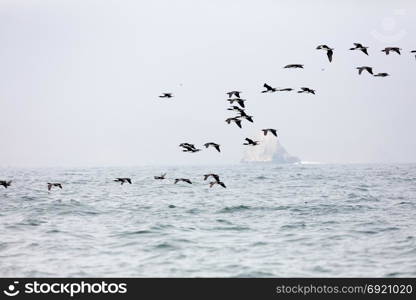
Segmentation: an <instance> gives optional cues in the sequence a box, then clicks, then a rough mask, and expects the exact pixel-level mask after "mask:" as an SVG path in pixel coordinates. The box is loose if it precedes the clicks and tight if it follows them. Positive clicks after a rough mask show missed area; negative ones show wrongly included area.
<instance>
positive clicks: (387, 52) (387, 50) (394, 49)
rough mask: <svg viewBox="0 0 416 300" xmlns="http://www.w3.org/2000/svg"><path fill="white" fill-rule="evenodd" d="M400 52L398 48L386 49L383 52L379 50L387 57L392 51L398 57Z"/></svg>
mask: <svg viewBox="0 0 416 300" xmlns="http://www.w3.org/2000/svg"><path fill="white" fill-rule="evenodd" d="M400 50H402V49H400V48H399V47H386V48H384V49H383V50H381V52H384V53H386V55H389V53H390V52H392V51H393V52H396V53H397V54H399V55H400V54H401V53H400Z"/></svg>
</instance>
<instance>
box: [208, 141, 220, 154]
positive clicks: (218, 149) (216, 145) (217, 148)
mask: <svg viewBox="0 0 416 300" xmlns="http://www.w3.org/2000/svg"><path fill="white" fill-rule="evenodd" d="M204 146H205V148H208V147H214V148H215V149H216V150H217V151H218V152H221V149H220V145H219V144H217V143H213V142H209V143H205V144H204Z"/></svg>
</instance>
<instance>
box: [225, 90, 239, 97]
mask: <svg viewBox="0 0 416 300" xmlns="http://www.w3.org/2000/svg"><path fill="white" fill-rule="evenodd" d="M240 93H241V92H240V91H231V92H227V93H226V94H227V95H228V98H231V97H232V96H233V95H234V96H236V97H237V98H240Z"/></svg>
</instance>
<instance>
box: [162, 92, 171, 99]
mask: <svg viewBox="0 0 416 300" xmlns="http://www.w3.org/2000/svg"><path fill="white" fill-rule="evenodd" d="M172 97H173V95H172V93H163V94H162V95H161V96H159V98H172Z"/></svg>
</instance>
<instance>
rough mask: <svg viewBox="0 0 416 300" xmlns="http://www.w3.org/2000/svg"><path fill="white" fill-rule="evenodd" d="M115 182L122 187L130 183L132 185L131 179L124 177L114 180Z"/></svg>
mask: <svg viewBox="0 0 416 300" xmlns="http://www.w3.org/2000/svg"><path fill="white" fill-rule="evenodd" d="M114 181H115V182H120V183H121V185H123V184H124V183H126V182H128V183H129V184H131V179H130V178H127V177H124V178H116V179H114Z"/></svg>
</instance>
